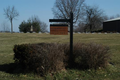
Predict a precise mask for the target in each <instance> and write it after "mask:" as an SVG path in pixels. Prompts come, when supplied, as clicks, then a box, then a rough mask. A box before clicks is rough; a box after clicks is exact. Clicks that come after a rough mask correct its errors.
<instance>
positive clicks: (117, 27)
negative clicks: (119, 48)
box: [103, 17, 120, 32]
mask: <svg viewBox="0 0 120 80" xmlns="http://www.w3.org/2000/svg"><path fill="white" fill-rule="evenodd" d="M103 31H104V32H120V17H119V18H115V19H110V20H107V21H105V22H103Z"/></svg>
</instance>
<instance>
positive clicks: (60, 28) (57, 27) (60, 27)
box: [50, 24, 68, 35]
mask: <svg viewBox="0 0 120 80" xmlns="http://www.w3.org/2000/svg"><path fill="white" fill-rule="evenodd" d="M50 34H51V35H68V25H66V24H50Z"/></svg>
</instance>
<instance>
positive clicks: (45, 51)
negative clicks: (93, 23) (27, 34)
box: [14, 43, 64, 75]
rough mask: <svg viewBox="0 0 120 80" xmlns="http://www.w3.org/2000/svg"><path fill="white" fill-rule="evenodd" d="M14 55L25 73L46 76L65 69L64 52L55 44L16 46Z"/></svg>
mask: <svg viewBox="0 0 120 80" xmlns="http://www.w3.org/2000/svg"><path fill="white" fill-rule="evenodd" d="M14 53H15V54H14V60H15V62H16V63H19V64H21V65H22V66H23V67H24V70H25V71H33V72H35V73H41V75H44V74H45V73H47V72H50V73H51V72H56V71H60V70H62V69H64V63H63V58H64V56H63V54H64V53H63V50H62V49H60V48H59V45H57V44H55V43H40V44H23V45H15V46H14Z"/></svg>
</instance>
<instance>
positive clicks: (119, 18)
mask: <svg viewBox="0 0 120 80" xmlns="http://www.w3.org/2000/svg"><path fill="white" fill-rule="evenodd" d="M116 20H120V17H118V18H114V19H110V20H106V21H104V22H109V21H116Z"/></svg>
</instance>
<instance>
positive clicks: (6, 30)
mask: <svg viewBox="0 0 120 80" xmlns="http://www.w3.org/2000/svg"><path fill="white" fill-rule="evenodd" d="M1 26H2V29H3V31H4V32H9V31H10V29H9V25H8V24H7V22H3V23H2V24H1Z"/></svg>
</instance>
